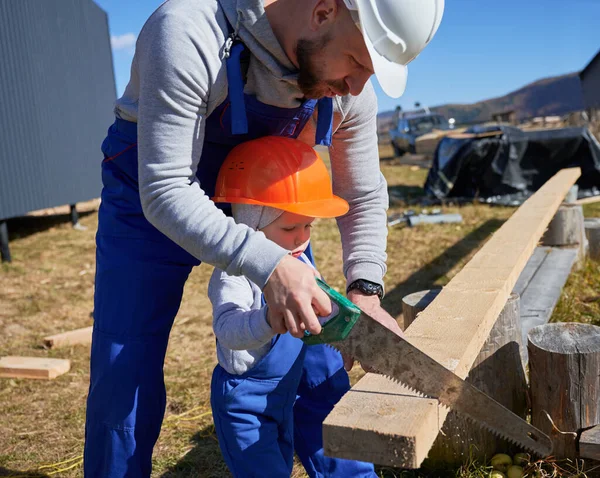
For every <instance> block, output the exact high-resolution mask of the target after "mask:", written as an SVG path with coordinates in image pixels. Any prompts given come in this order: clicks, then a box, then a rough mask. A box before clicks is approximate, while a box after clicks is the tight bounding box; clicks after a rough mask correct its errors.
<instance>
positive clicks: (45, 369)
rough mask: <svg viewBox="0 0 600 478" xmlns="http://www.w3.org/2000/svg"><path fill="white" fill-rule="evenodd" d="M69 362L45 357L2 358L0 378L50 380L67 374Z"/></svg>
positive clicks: (0, 360) (0, 361)
mask: <svg viewBox="0 0 600 478" xmlns="http://www.w3.org/2000/svg"><path fill="white" fill-rule="evenodd" d="M70 368H71V362H70V361H69V360H66V359H54V358H45V357H13V356H9V357H2V358H0V377H4V378H35V379H40V380H52V379H53V378H56V377H58V376H59V375H62V374H63V373H67V372H68V371H69V370H70Z"/></svg>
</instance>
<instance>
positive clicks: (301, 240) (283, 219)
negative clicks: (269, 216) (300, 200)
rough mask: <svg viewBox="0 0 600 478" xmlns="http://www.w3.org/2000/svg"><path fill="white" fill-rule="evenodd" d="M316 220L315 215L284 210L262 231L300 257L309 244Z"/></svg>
mask: <svg viewBox="0 0 600 478" xmlns="http://www.w3.org/2000/svg"><path fill="white" fill-rule="evenodd" d="M314 220H315V218H314V217H307V216H300V215H298V214H294V213H291V212H284V213H283V214H282V215H281V216H279V217H278V218H277V219H276V220H275V221H273V222H272V223H271V224H269V225H268V226H267V227H264V228H263V229H261V231H262V232H264V234H265V236H267V238H268V239H270V240H272V241H273V242H274V243H275V244H278V245H279V246H281V247H283V248H284V249H287V250H288V251H290V252H291V253H292V255H293V256H294V257H298V256H300V254H302V253H303V252H304V250H305V249H306V248H307V246H308V241H309V240H310V228H311V224H312V222H313V221H314Z"/></svg>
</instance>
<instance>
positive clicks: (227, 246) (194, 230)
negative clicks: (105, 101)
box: [115, 0, 388, 289]
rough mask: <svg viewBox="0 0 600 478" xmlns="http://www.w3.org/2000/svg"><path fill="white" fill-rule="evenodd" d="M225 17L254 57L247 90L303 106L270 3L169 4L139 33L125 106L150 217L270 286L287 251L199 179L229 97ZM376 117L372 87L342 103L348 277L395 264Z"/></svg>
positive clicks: (199, 0)
mask: <svg viewBox="0 0 600 478" xmlns="http://www.w3.org/2000/svg"><path fill="white" fill-rule="evenodd" d="M226 19H227V20H228V21H229V22H230V24H231V25H233V26H234V27H235V29H236V31H237V33H238V35H239V37H240V38H241V39H242V41H243V42H244V43H245V45H246V46H247V47H248V49H249V50H250V52H251V58H250V65H249V69H248V78H247V83H246V87H245V91H246V93H249V94H254V95H256V96H257V98H258V99H259V100H260V101H262V102H263V103H267V104H270V105H273V106H278V107H283V108H286V107H288V108H289V107H296V106H298V105H299V104H300V103H301V101H302V93H301V91H300V89H299V88H298V84H297V72H296V71H295V69H294V67H293V65H292V64H291V63H290V60H289V59H288V58H287V55H286V54H285V52H284V51H283V49H282V48H281V46H280V45H279V43H278V41H277V39H276V38H275V35H274V33H273V31H272V30H271V27H270V24H269V21H268V19H267V17H266V14H265V11H264V7H263V1H262V0H167V1H166V2H165V3H164V4H163V5H161V6H160V7H159V8H158V9H157V10H156V12H155V13H154V14H153V15H152V16H151V17H150V18H149V19H148V21H147V22H146V24H145V25H144V27H143V29H142V31H141V32H140V35H139V38H138V40H137V44H136V51H135V56H134V59H133V62H132V66H131V78H130V81H129V84H128V85H127V88H126V89H125V93H124V94H123V96H122V97H121V98H120V99H119V100H118V101H117V103H116V107H115V113H116V115H117V117H119V118H122V119H125V120H128V121H133V122H137V124H138V155H139V160H138V162H139V188H140V197H141V202H142V206H143V210H144V214H145V216H146V218H147V219H148V220H149V221H150V222H151V223H152V224H153V225H154V226H155V227H156V228H157V229H159V230H160V231H161V232H163V233H164V234H165V235H166V236H168V237H169V238H171V239H172V240H173V241H174V242H176V243H177V244H179V245H180V246H181V247H183V248H184V249H185V250H187V251H188V252H189V253H191V254H192V255H193V256H195V257H197V258H198V259H200V260H201V261H203V262H207V263H209V264H212V265H214V266H216V267H218V268H219V269H221V270H223V271H225V272H226V273H227V274H230V275H234V276H238V275H245V276H246V277H248V278H249V279H250V280H251V281H252V282H254V283H255V284H257V285H258V286H259V287H260V288H261V289H262V288H263V287H264V285H265V284H266V282H267V280H268V278H269V276H270V275H271V273H272V272H273V270H274V269H275V267H276V265H277V264H278V262H279V261H280V260H281V258H282V257H283V256H284V255H285V254H286V253H287V251H286V250H284V249H283V248H281V247H279V246H278V245H276V244H275V243H273V242H271V241H269V240H268V239H267V238H266V237H265V236H264V234H263V233H261V232H259V231H253V230H252V229H250V228H249V227H248V226H246V225H243V224H235V222H234V221H233V219H231V218H227V217H226V216H225V215H224V214H223V213H222V212H221V211H220V210H219V209H217V208H216V207H215V205H214V204H213V203H212V201H210V199H209V198H208V197H207V196H206V195H205V194H204V192H203V190H202V185H201V184H200V183H199V181H198V180H197V178H196V171H197V169H198V168H201V167H202V164H201V162H200V155H201V152H202V145H203V141H204V129H205V128H204V122H205V119H206V118H207V117H208V116H209V115H210V114H211V112H212V111H214V109H215V108H216V107H217V106H218V105H219V104H221V103H222V102H223V101H224V100H225V98H226V96H227V76H226V68H225V62H224V60H223V58H222V54H223V47H224V44H225V40H226V38H227V36H228V25H227V20H226ZM376 114H377V100H376V97H375V94H374V91H373V88H372V85H371V84H370V83H368V84H367V85H366V87H365V89H364V90H363V92H362V93H361V94H360V95H358V96H356V97H353V96H346V97H336V98H335V99H334V134H333V140H332V146H331V147H330V157H331V166H332V181H333V190H334V193H335V194H337V195H339V196H341V197H343V198H344V199H346V200H347V201H348V202H349V204H350V211H349V212H348V213H347V214H346V215H345V216H343V217H341V218H338V220H337V221H338V226H339V229H340V233H341V238H342V246H343V260H344V274H345V277H346V280H347V281H348V283H350V282H352V281H354V280H356V279H359V278H360V279H367V280H370V281H373V282H377V283H380V284H383V276H384V274H385V271H386V265H385V261H386V253H385V247H386V237H387V226H386V209H387V205H388V197H387V187H386V182H385V179H384V178H383V176H382V174H381V172H380V170H379V158H378V151H377V135H376V121H375V119H376ZM315 130H316V121H315V118H314V117H313V118H312V121H309V123H308V124H307V125H306V127H305V128H304V130H303V131H302V133H301V134H300V136H299V139H301V140H302V141H304V142H306V143H308V144H310V145H314V144H315ZM316 247H318V244H316Z"/></svg>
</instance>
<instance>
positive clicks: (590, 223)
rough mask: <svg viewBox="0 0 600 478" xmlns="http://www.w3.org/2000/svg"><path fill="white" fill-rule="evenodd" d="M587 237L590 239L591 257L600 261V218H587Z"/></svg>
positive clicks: (589, 252)
mask: <svg viewBox="0 0 600 478" xmlns="http://www.w3.org/2000/svg"><path fill="white" fill-rule="evenodd" d="M585 237H586V238H587V241H588V255H589V257H590V259H593V260H595V261H600V218H590V219H586V220H585Z"/></svg>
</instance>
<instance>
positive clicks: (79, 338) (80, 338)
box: [44, 325, 93, 348]
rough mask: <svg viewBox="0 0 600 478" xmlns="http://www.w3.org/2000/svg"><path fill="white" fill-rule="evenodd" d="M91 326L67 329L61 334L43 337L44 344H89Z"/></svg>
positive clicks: (56, 346) (55, 346)
mask: <svg viewBox="0 0 600 478" xmlns="http://www.w3.org/2000/svg"><path fill="white" fill-rule="evenodd" d="M92 329H93V326H91V325H90V326H89V327H84V328H82V329H76V330H69V331H68V332H63V333H61V334H55V335H49V336H48V337H44V345H45V346H46V347H48V348H59V347H67V346H69V345H89V344H91V343H92Z"/></svg>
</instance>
